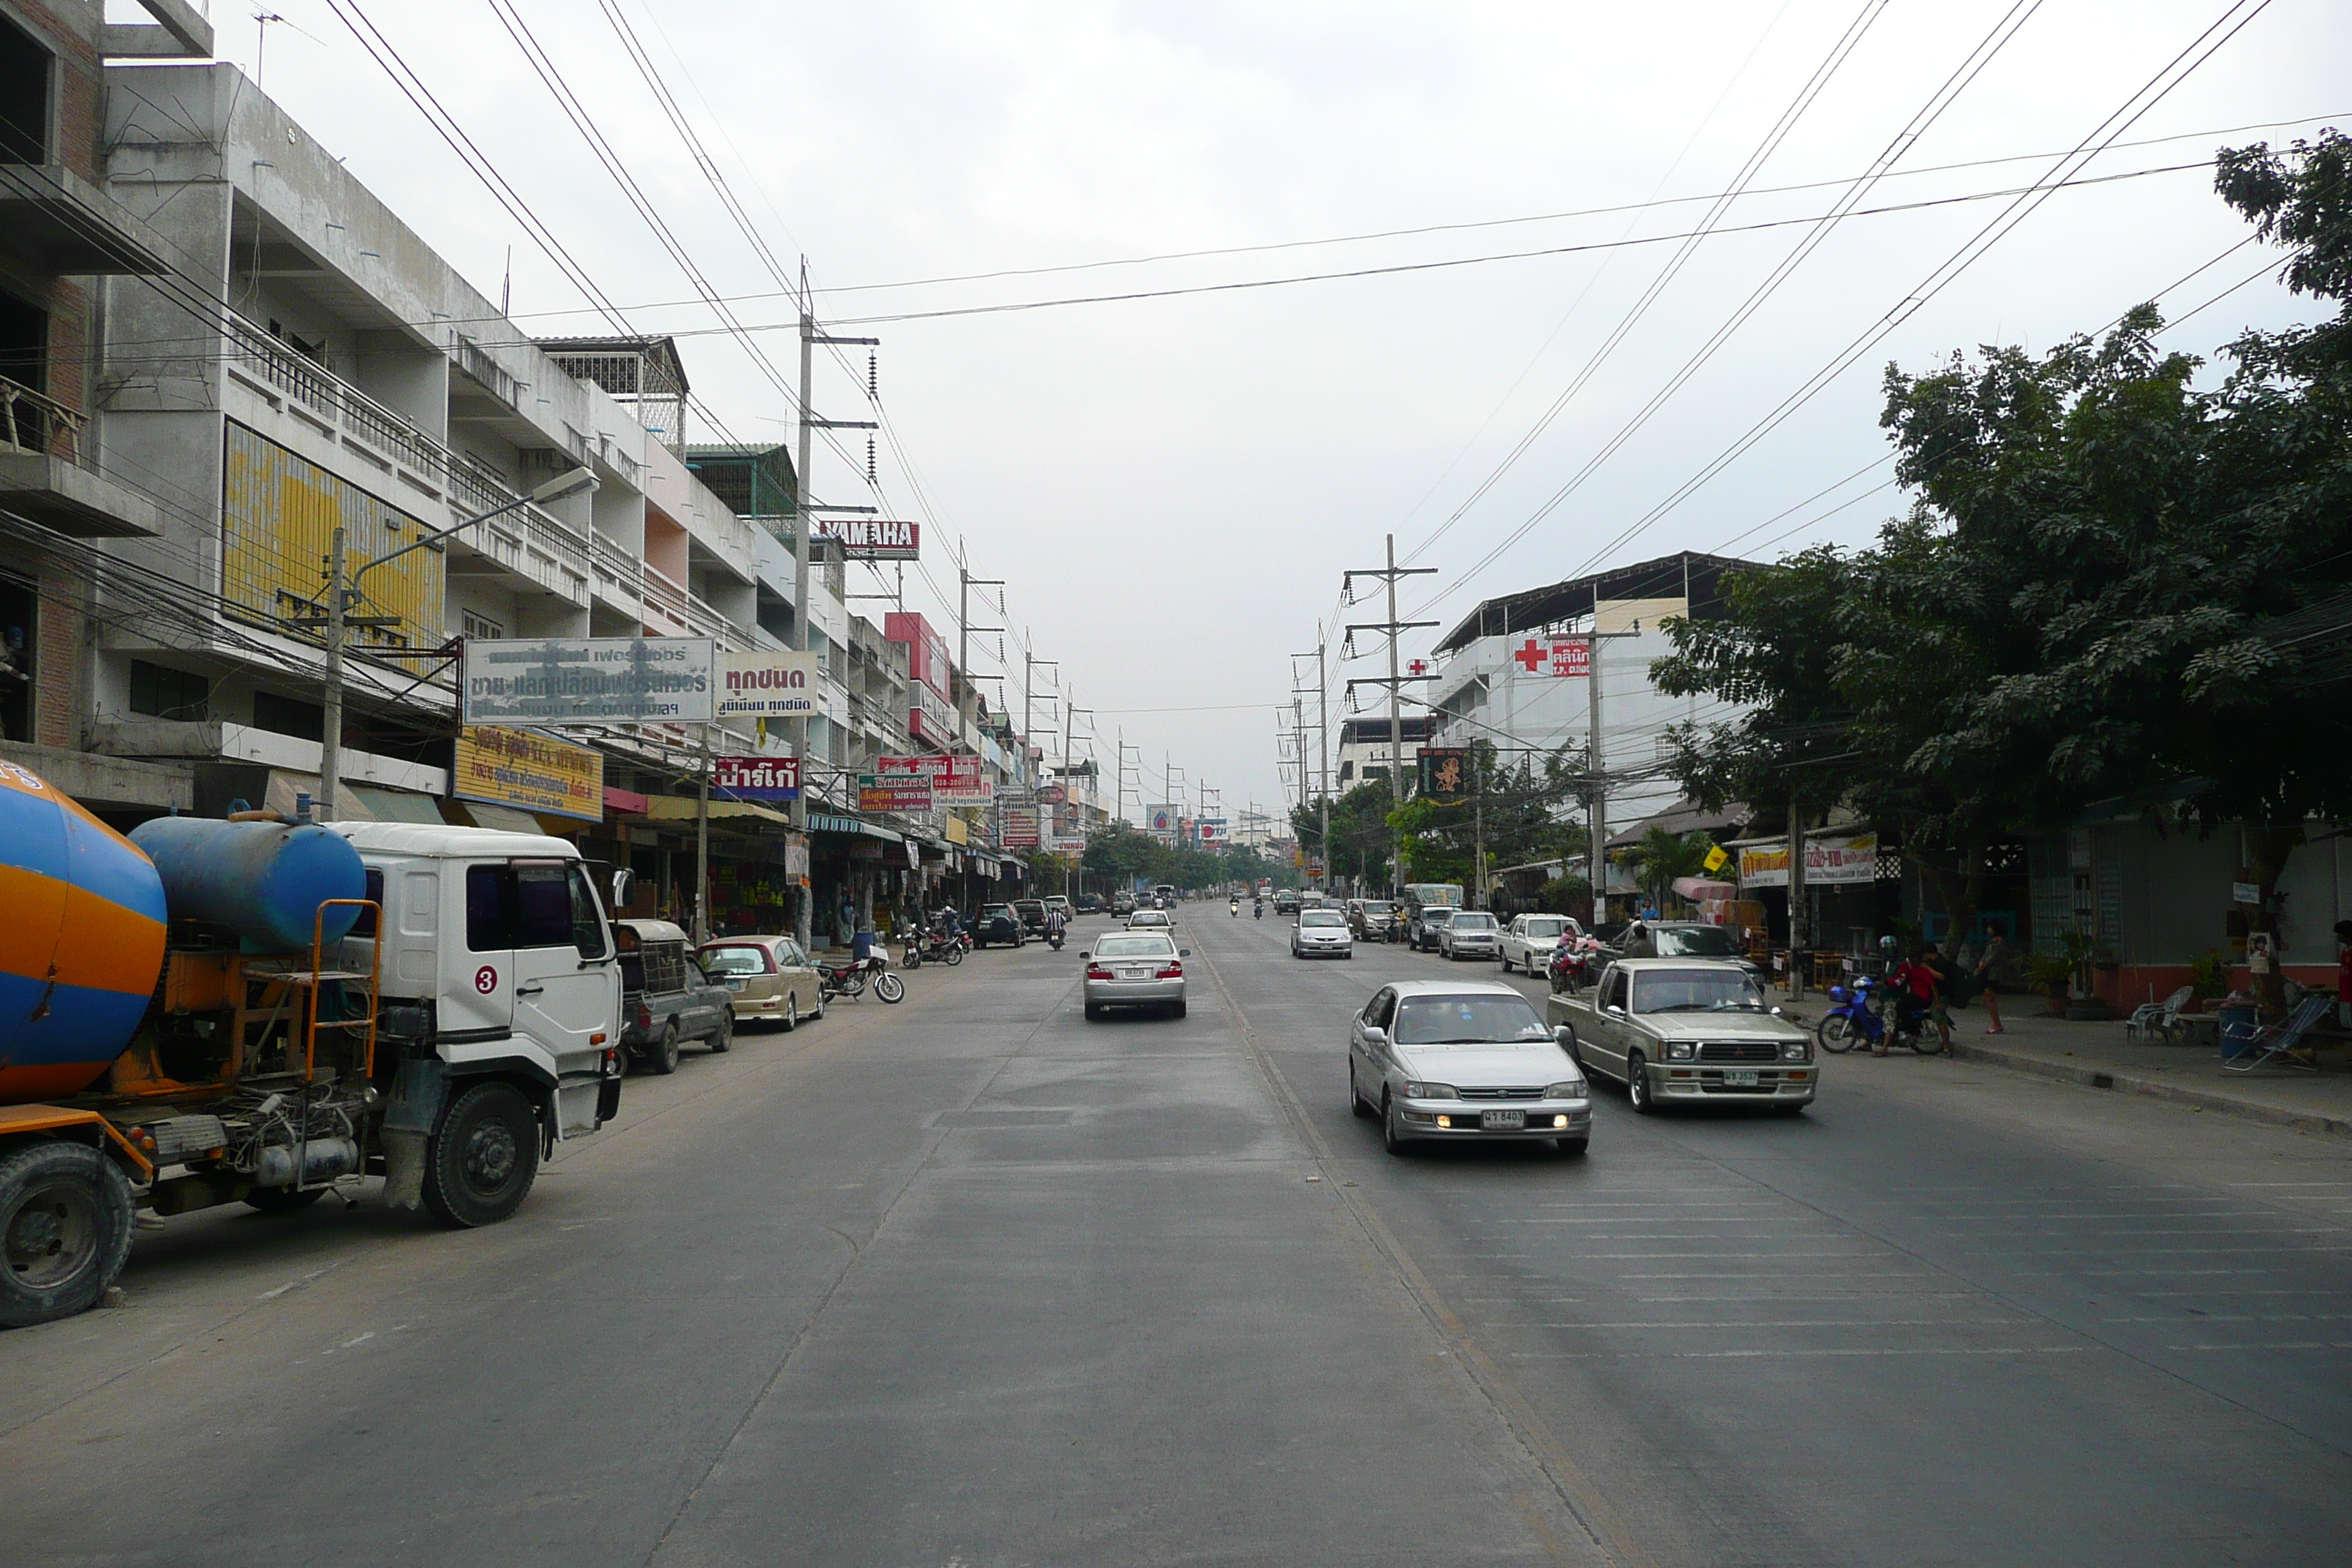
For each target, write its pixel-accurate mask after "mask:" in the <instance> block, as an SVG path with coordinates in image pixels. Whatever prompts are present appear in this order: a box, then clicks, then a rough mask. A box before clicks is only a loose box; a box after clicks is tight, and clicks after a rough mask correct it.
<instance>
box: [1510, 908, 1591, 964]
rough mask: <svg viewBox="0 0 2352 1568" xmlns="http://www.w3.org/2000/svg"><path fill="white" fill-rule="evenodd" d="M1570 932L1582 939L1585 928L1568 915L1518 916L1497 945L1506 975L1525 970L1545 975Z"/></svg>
mask: <svg viewBox="0 0 2352 1568" xmlns="http://www.w3.org/2000/svg"><path fill="white" fill-rule="evenodd" d="M1566 931H1575V932H1576V933H1577V934H1579V935H1582V934H1583V931H1584V928H1583V927H1582V926H1580V925H1578V924H1577V923H1576V921H1574V920H1573V919H1571V918H1570V917H1569V916H1567V915H1519V916H1517V917H1515V918H1514V919H1513V920H1512V921H1511V923H1510V924H1509V925H1508V926H1507V927H1505V928H1504V931H1503V934H1502V936H1501V937H1500V938H1498V939H1497V940H1496V943H1495V952H1496V956H1498V957H1499V958H1501V959H1502V961H1503V973H1506V974H1508V973H1510V972H1511V971H1512V970H1514V969H1524V970H1526V971H1527V972H1528V973H1529V974H1541V973H1544V972H1545V970H1546V968H1547V967H1548V966H1549V964H1550V963H1551V953H1552V949H1554V948H1556V947H1558V946H1559V939H1560V936H1561V934H1562V933H1563V932H1566Z"/></svg>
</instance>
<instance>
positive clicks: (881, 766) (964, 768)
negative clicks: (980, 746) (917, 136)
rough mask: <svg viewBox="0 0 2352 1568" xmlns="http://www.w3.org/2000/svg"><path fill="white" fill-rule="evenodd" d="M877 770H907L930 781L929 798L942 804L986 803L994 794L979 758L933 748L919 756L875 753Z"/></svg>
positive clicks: (888, 771) (896, 771)
mask: <svg viewBox="0 0 2352 1568" xmlns="http://www.w3.org/2000/svg"><path fill="white" fill-rule="evenodd" d="M874 771H875V772H876V773H885V774H887V773H907V774H912V775H915V776H917V777H920V778H927V779H929V780H930V781H931V798H932V799H933V800H934V801H937V802H938V803H939V804H940V805H987V804H988V803H989V802H990V801H992V800H993V799H995V798H996V796H995V792H994V791H992V790H991V789H990V788H989V786H988V780H987V779H986V778H985V777H984V776H983V775H982V773H981V771H980V759H979V758H978V757H974V756H951V755H950V754H948V753H946V752H933V753H931V754H929V755H928V756H920V757H877V758H875V759H874Z"/></svg>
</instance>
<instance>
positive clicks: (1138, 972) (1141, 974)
mask: <svg viewBox="0 0 2352 1568" xmlns="http://www.w3.org/2000/svg"><path fill="white" fill-rule="evenodd" d="M1118 977H1119V978H1120V979H1121V980H1149V979H1150V978H1151V971H1150V970H1149V969H1122V970H1120V971H1119V972H1118ZM1749 1076H1750V1077H1753V1076H1754V1075H1753V1074H1750V1075H1749Z"/></svg>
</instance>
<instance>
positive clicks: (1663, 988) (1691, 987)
mask: <svg viewBox="0 0 2352 1568" xmlns="http://www.w3.org/2000/svg"><path fill="white" fill-rule="evenodd" d="M1641 990H1642V994H1641V995H1640V996H1639V997H1638V998H1637V1000H1638V1001H1639V1002H1640V1003H1641V1006H1640V1007H1638V1008H1636V1009H1635V1011H1637V1012H1642V1013H1727V1012H1753V1013H1760V1012H1762V1011H1763V1010H1764V1005H1765V1003H1764V993H1763V992H1762V991H1760V990H1759V989H1757V985H1756V982H1754V981H1753V980H1750V979H1749V978H1748V972H1747V971H1746V970H1744V969H1734V968H1732V967H1731V966H1730V965H1729V964H1725V965H1724V966H1722V967H1721V968H1717V969H1667V970H1644V971H1643V973H1642V986H1641Z"/></svg>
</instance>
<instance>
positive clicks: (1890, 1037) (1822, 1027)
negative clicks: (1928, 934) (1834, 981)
mask: <svg viewBox="0 0 2352 1568" xmlns="http://www.w3.org/2000/svg"><path fill="white" fill-rule="evenodd" d="M1882 989H1883V987H1882V986H1881V985H1880V984H1879V982H1877V981H1875V980H1873V979H1871V978H1870V977H1869V976H1868V975H1864V976H1863V977H1862V978H1861V979H1859V980H1856V981H1855V982H1854V983H1853V986H1852V987H1851V988H1848V987H1846V986H1843V985H1832V986H1831V987H1830V1002H1831V1004H1832V1005H1831V1007H1830V1010H1829V1011H1828V1012H1826V1013H1824V1014H1822V1021H1821V1022H1820V1023H1818V1024H1816V1025H1814V1026H1813V1037H1814V1038H1815V1039H1817V1040H1819V1041H1820V1042H1821V1044H1822V1049H1823V1050H1825V1051H1828V1052H1830V1053H1831V1054H1832V1055H1833V1056H1843V1055H1844V1054H1845V1053H1846V1052H1848V1051H1850V1050H1852V1049H1853V1047H1856V1046H1863V1047H1867V1048H1869V1049H1870V1050H1873V1051H1877V1050H1883V1049H1885V1047H1888V1046H1906V1045H1907V1046H1909V1047H1911V1048H1912V1049H1913V1050H1915V1051H1916V1052H1918V1053H1919V1054H1920V1055H1921V1056H1923V1057H1932V1056H1934V1055H1935V1054H1936V1053H1937V1051H1940V1050H1942V1049H1943V1048H1944V1047H1943V1042H1942V1041H1940V1040H1938V1039H1937V1037H1936V1034H1935V1031H1934V1030H1933V1029H1931V1028H1929V1027H1928V1026H1927V1012H1926V1010H1925V1009H1924V1008H1922V1009H1919V1010H1917V1012H1916V1015H1914V1016H1906V1015H1905V1014H1904V1012H1903V1009H1902V1007H1901V1006H1900V1005H1899V1003H1897V1002H1896V1001H1895V999H1894V998H1892V997H1887V998H1884V999H1882V997H1881V996H1880V994H1879V993H1880V992H1881V991H1882ZM1882 1008H1883V1011H1882ZM1889 1015H1891V1016H1892V1022H1891V1024H1890V1022H1889Z"/></svg>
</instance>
